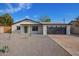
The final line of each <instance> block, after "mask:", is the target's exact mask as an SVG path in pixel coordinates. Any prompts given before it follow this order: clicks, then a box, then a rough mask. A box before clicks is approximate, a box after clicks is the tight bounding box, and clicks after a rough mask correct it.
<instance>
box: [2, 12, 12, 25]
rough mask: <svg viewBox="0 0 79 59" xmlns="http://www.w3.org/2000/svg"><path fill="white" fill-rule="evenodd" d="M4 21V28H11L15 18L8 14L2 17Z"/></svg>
mask: <svg viewBox="0 0 79 59" xmlns="http://www.w3.org/2000/svg"><path fill="white" fill-rule="evenodd" d="M2 17H3V20H2V23H3V25H4V26H11V25H12V24H13V18H12V17H11V15H9V14H8V13H6V14H4V15H2Z"/></svg>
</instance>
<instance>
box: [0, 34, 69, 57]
mask: <svg viewBox="0 0 79 59" xmlns="http://www.w3.org/2000/svg"><path fill="white" fill-rule="evenodd" d="M4 45H7V46H8V48H9V51H8V52H5V53H1V52H0V55H4V56H70V54H69V53H68V52H67V51H66V50H64V49H63V48H62V47H61V46H60V45H58V44H57V43H56V42H55V41H54V40H51V39H50V38H49V37H48V36H43V35H25V34H11V35H10V34H8V33H6V34H0V46H4Z"/></svg>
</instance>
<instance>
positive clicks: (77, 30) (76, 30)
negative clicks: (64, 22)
mask: <svg viewBox="0 0 79 59" xmlns="http://www.w3.org/2000/svg"><path fill="white" fill-rule="evenodd" d="M77 23H78V21H76V20H75V21H71V22H70V24H71V33H72V34H79V24H77Z"/></svg>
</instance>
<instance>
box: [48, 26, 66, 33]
mask: <svg viewBox="0 0 79 59" xmlns="http://www.w3.org/2000/svg"><path fill="white" fill-rule="evenodd" d="M47 33H48V34H66V27H62V26H60V27H47Z"/></svg>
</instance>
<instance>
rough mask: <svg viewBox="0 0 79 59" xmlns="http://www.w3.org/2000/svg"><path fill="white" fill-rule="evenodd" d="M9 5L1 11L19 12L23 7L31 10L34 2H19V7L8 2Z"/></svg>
mask: <svg viewBox="0 0 79 59" xmlns="http://www.w3.org/2000/svg"><path fill="white" fill-rule="evenodd" d="M6 5H7V6H8V8H6V9H4V10H0V13H14V12H18V11H21V10H22V9H26V10H29V9H30V8H31V6H32V4H30V3H26V4H25V3H18V7H16V8H13V6H12V5H11V4H9V3H8V4H6Z"/></svg>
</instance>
